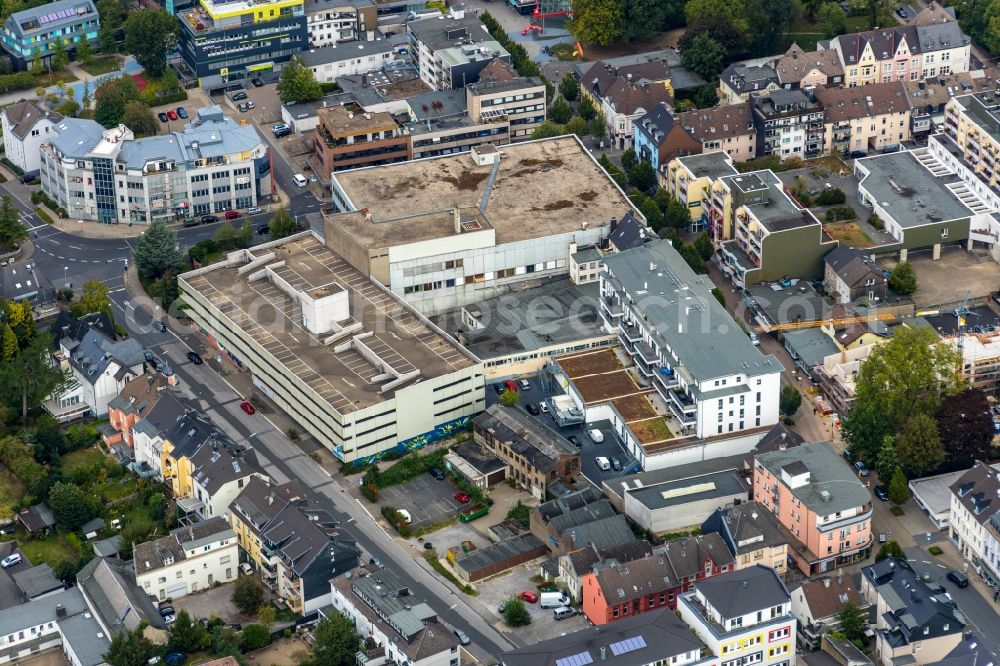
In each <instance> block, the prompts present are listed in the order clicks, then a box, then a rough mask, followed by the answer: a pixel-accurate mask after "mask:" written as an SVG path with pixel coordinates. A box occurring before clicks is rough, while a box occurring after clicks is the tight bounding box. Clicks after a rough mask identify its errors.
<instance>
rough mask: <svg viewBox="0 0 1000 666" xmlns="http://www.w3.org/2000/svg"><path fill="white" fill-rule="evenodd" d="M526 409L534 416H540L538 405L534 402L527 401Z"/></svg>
mask: <svg viewBox="0 0 1000 666" xmlns="http://www.w3.org/2000/svg"><path fill="white" fill-rule="evenodd" d="M524 409H525V411H527V412H528V413H529V414H531V415H532V416H538V414H539V411H538V407H536V406H535V405H534V404H532V403H530V402H528V403H525V405H524Z"/></svg>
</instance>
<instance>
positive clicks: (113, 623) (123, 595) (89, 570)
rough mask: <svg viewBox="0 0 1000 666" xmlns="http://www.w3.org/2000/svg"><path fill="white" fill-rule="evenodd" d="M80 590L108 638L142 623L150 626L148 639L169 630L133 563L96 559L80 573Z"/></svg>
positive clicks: (106, 558)
mask: <svg viewBox="0 0 1000 666" xmlns="http://www.w3.org/2000/svg"><path fill="white" fill-rule="evenodd" d="M118 538H120V537H118ZM76 588H77V589H79V590H80V591H81V592H82V593H83V598H84V599H85V600H86V601H87V606H88V607H89V608H90V610H91V612H92V613H93V615H94V619H96V620H97V623H98V624H99V625H100V626H101V629H102V630H103V631H104V635H105V636H116V635H118V634H120V633H122V632H125V631H136V630H137V629H138V628H139V625H141V624H142V623H145V624H146V625H148V627H147V629H146V635H147V636H156V635H162V634H160V632H162V631H164V630H165V629H166V624H165V623H164V621H163V618H162V617H160V613H159V611H158V610H157V607H156V604H155V603H154V601H153V600H152V599H151V598H150V596H149V595H148V594H147V593H146V591H145V590H144V589H141V588H140V587H139V586H138V585H136V583H135V568H134V567H133V564H132V562H127V561H122V560H120V559H119V558H117V557H100V556H99V557H95V558H94V559H92V560H90V562H88V563H87V564H85V565H84V566H83V568H82V569H80V571H79V573H77V574H76Z"/></svg>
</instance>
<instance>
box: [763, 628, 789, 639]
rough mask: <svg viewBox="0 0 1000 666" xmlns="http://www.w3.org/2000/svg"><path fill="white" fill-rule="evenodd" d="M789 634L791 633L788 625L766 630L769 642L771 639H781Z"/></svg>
mask: <svg viewBox="0 0 1000 666" xmlns="http://www.w3.org/2000/svg"><path fill="white" fill-rule="evenodd" d="M789 634H791V628H790V627H781V628H780V629H774V630H773V631H770V632H768V634H767V642H768V643H771V642H773V641H777V640H781V639H782V638H788V636H789Z"/></svg>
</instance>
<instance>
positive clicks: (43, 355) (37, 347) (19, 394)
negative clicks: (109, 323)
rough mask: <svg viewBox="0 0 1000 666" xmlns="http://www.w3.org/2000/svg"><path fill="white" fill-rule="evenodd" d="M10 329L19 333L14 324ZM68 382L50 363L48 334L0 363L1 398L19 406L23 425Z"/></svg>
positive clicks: (37, 338)
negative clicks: (31, 410)
mask: <svg viewBox="0 0 1000 666" xmlns="http://www.w3.org/2000/svg"><path fill="white" fill-rule="evenodd" d="M8 323H9V320H8ZM11 328H13V329H14V332H15V333H16V332H17V328H16V327H15V326H14V325H13V324H12V323H11ZM67 380H68V378H67V375H66V373H64V372H63V371H62V370H61V369H60V368H59V367H58V366H54V365H53V364H52V363H50V355H49V337H48V336H47V335H36V336H34V337H32V338H31V339H30V340H29V341H28V343H27V344H26V345H23V346H22V347H21V351H20V352H18V354H17V356H15V357H14V358H13V359H11V360H10V361H7V362H5V363H0V396H2V398H3V401H4V402H5V403H7V404H8V405H10V406H11V407H15V406H17V405H19V406H20V411H21V420H22V421H23V422H24V423H27V422H28V410H29V408H32V407H34V406H35V405H38V404H39V403H41V402H42V401H43V400H45V399H46V398H47V397H49V396H50V395H52V394H53V393H54V392H56V391H57V390H59V389H61V388H62V387H63V386H65V385H66V382H67ZM22 480H23V479H22Z"/></svg>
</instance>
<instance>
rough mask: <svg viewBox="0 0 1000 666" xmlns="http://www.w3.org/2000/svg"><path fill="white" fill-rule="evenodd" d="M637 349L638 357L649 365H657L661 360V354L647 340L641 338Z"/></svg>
mask: <svg viewBox="0 0 1000 666" xmlns="http://www.w3.org/2000/svg"><path fill="white" fill-rule="evenodd" d="M635 351H636V353H637V354H638V357H639V358H640V359H642V360H643V361H645V362H646V364H647V365H650V366H652V365H655V364H657V363H659V362H660V355H659V354H657V353H656V350H655V349H653V346H652V345H650V344H649V343H648V342H646V341H645V340H641V341H640V342H639V344H637V345H636V346H635Z"/></svg>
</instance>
